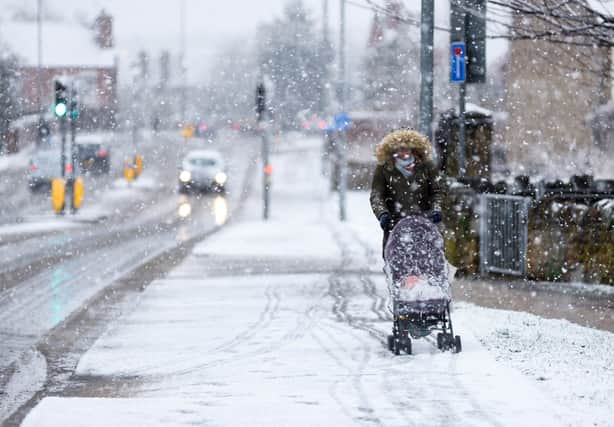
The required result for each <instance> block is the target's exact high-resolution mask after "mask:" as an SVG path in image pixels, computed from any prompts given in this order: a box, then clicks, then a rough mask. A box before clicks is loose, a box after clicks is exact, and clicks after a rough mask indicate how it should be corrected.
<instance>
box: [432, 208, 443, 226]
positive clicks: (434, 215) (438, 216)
mask: <svg viewBox="0 0 614 427" xmlns="http://www.w3.org/2000/svg"><path fill="white" fill-rule="evenodd" d="M442 219H443V218H442V216H441V211H433V212H431V221H433V223H434V224H437V223H438V222H441V220H442Z"/></svg>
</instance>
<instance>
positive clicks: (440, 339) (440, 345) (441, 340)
mask: <svg viewBox="0 0 614 427" xmlns="http://www.w3.org/2000/svg"><path fill="white" fill-rule="evenodd" d="M444 343H445V339H444V335H443V333H441V332H439V333H438V334H437V348H438V349H439V350H443V349H444V348H443V347H444Z"/></svg>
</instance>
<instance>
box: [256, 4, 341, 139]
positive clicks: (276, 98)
mask: <svg viewBox="0 0 614 427" xmlns="http://www.w3.org/2000/svg"><path fill="white" fill-rule="evenodd" d="M257 40H258V50H259V51H258V63H259V66H260V72H261V74H262V76H263V78H268V79H270V81H271V82H272V83H273V87H274V89H273V93H272V94H270V98H271V100H270V105H271V106H272V108H273V112H274V116H275V118H276V119H279V121H280V123H281V124H282V126H285V127H296V126H297V125H298V123H296V117H297V114H298V113H299V112H300V111H303V110H308V111H311V112H319V110H320V109H321V108H322V104H321V102H320V100H321V99H322V97H323V94H324V90H325V85H326V79H327V62H328V61H330V60H331V56H330V54H329V53H328V52H327V51H326V50H324V51H323V50H322V49H321V46H322V44H321V40H320V38H319V37H318V36H317V34H316V26H315V22H314V20H313V19H312V18H311V16H310V13H309V12H308V10H307V9H306V8H305V6H304V4H303V2H302V0H291V1H289V2H288V3H287V4H286V7H285V9H284V13H283V16H282V17H281V18H278V19H276V20H275V21H273V22H272V23H268V24H264V25H262V26H261V27H260V28H259V31H258V37H257Z"/></svg>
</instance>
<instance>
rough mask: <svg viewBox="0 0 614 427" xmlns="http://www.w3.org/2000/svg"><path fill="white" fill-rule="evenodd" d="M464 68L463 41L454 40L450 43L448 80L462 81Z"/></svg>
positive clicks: (465, 67)
mask: <svg viewBox="0 0 614 427" xmlns="http://www.w3.org/2000/svg"><path fill="white" fill-rule="evenodd" d="M466 70H467V60H466V50H465V43H464V42H454V43H452V44H451V45H450V81H451V82H452V83H464V82H465V76H466V74H467V73H466Z"/></svg>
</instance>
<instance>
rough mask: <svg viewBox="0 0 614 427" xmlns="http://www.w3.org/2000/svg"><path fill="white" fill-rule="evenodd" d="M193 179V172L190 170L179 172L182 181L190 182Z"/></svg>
mask: <svg viewBox="0 0 614 427" xmlns="http://www.w3.org/2000/svg"><path fill="white" fill-rule="evenodd" d="M191 179H192V174H191V173H190V171H181V173H180V174H179V180H180V181H181V182H190V180H191Z"/></svg>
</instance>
